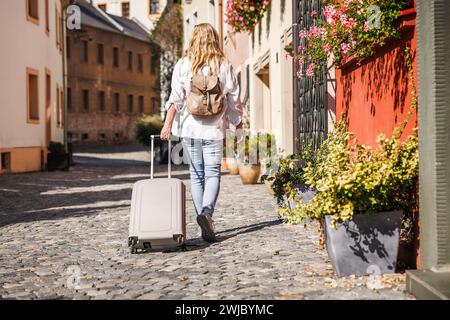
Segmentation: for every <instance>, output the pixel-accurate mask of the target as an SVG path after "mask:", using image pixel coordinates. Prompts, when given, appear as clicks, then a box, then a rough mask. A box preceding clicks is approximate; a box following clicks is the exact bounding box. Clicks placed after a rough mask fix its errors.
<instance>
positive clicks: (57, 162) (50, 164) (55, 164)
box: [47, 141, 69, 171]
mask: <svg viewBox="0 0 450 320" xmlns="http://www.w3.org/2000/svg"><path fill="white" fill-rule="evenodd" d="M68 168H69V153H68V152H66V149H65V147H64V144H62V143H59V142H53V141H51V142H50V144H49V146H48V155H47V170H49V171H56V170H67V169H68Z"/></svg>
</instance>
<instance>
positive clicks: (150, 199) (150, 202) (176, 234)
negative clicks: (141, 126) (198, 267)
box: [128, 136, 186, 254]
mask: <svg viewBox="0 0 450 320" xmlns="http://www.w3.org/2000/svg"><path fill="white" fill-rule="evenodd" d="M156 137H158V138H159V136H152V137H151V139H152V144H151V146H152V150H151V152H152V156H151V158H152V159H151V173H150V179H149V180H142V181H138V182H136V183H135V185H134V187H133V195H132V200H131V212H130V229H129V238H128V246H129V248H130V252H131V253H132V254H134V253H137V252H138V251H150V250H163V249H175V248H177V247H184V244H185V240H186V187H185V185H184V183H183V182H182V181H181V180H180V179H173V178H172V173H171V169H172V168H171V147H172V144H171V141H169V155H168V160H169V161H168V163H169V165H168V167H169V177H168V178H161V179H154V174H153V172H154V171H153V168H154V166H153V161H154V159H153V158H154V152H153V151H154V141H155V138H156Z"/></svg>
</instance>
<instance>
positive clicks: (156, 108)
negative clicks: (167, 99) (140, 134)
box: [152, 98, 160, 113]
mask: <svg viewBox="0 0 450 320" xmlns="http://www.w3.org/2000/svg"><path fill="white" fill-rule="evenodd" d="M159 109H160V108H159V100H158V99H157V98H152V113H158V111H159Z"/></svg>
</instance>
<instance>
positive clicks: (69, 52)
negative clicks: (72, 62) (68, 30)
mask: <svg viewBox="0 0 450 320" xmlns="http://www.w3.org/2000/svg"><path fill="white" fill-rule="evenodd" d="M66 50H67V59H70V57H71V55H72V53H71V46H70V37H69V36H67V37H66Z"/></svg>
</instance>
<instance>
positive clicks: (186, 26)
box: [184, 18, 191, 43]
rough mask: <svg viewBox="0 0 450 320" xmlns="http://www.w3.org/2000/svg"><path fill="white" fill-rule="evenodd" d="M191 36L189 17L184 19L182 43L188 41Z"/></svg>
mask: <svg viewBox="0 0 450 320" xmlns="http://www.w3.org/2000/svg"><path fill="white" fill-rule="evenodd" d="M190 38H191V21H190V20H189V18H187V19H186V20H184V43H189V40H190Z"/></svg>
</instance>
